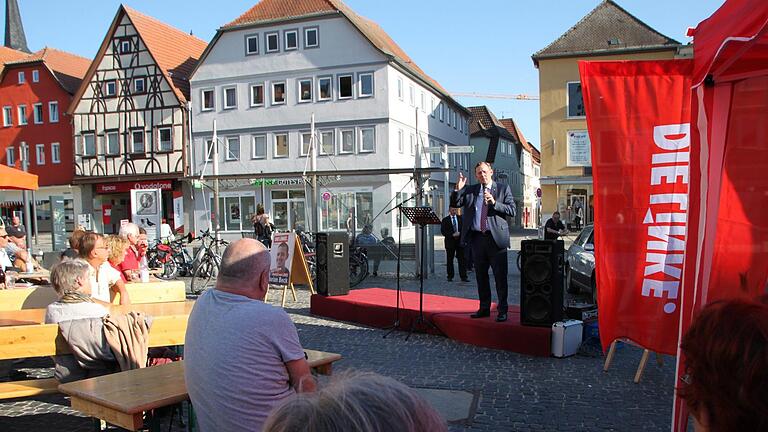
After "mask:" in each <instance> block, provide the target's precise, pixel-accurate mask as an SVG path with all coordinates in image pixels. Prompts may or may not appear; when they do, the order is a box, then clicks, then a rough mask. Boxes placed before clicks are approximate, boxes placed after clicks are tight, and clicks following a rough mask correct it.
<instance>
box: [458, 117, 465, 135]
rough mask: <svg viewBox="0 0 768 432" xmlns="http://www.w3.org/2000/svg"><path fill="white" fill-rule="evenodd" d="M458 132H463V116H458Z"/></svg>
mask: <svg viewBox="0 0 768 432" xmlns="http://www.w3.org/2000/svg"><path fill="white" fill-rule="evenodd" d="M459 132H461V133H464V118H462V117H459Z"/></svg>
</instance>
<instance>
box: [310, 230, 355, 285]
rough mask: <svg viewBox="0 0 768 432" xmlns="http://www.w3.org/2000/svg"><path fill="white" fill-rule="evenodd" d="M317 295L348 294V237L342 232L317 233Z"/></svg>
mask: <svg viewBox="0 0 768 432" xmlns="http://www.w3.org/2000/svg"><path fill="white" fill-rule="evenodd" d="M315 242H316V243H315V259H316V260H317V283H316V288H317V293H318V294H322V295H325V296H337V295H346V294H349V236H348V235H347V233H344V232H340V233H339V232H334V233H322V232H321V233H317V235H316V236H315Z"/></svg>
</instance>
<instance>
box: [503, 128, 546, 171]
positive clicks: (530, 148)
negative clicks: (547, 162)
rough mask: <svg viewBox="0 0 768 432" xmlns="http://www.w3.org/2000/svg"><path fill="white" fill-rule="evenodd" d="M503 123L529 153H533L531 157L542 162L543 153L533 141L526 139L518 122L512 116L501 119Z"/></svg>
mask: <svg viewBox="0 0 768 432" xmlns="http://www.w3.org/2000/svg"><path fill="white" fill-rule="evenodd" d="M499 121H500V122H501V124H502V125H504V127H505V128H506V129H507V130H508V131H509V133H511V134H512V135H514V136H515V137H516V138H517V139H518V141H520V144H521V145H522V146H523V148H524V149H525V150H526V151H528V153H530V154H531V158H532V159H533V160H534V161H535V162H538V163H541V153H539V151H538V150H537V149H536V147H534V146H532V145H531V143H529V142H528V140H526V139H525V136H523V132H522V131H521V130H520V128H519V127H517V123H515V121H514V120H512V119H511V118H503V119H501V120H499Z"/></svg>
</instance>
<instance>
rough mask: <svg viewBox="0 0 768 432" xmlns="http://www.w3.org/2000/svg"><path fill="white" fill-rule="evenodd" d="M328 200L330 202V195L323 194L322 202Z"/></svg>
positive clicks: (328, 193)
mask: <svg viewBox="0 0 768 432" xmlns="http://www.w3.org/2000/svg"><path fill="white" fill-rule="evenodd" d="M330 200H331V193H330V192H323V201H330Z"/></svg>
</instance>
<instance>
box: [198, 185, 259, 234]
mask: <svg viewBox="0 0 768 432" xmlns="http://www.w3.org/2000/svg"><path fill="white" fill-rule="evenodd" d="M222 195H223V196H219V208H220V209H221V214H222V216H221V219H220V221H221V224H220V226H221V229H222V231H229V232H238V231H251V230H253V225H252V224H251V222H250V219H249V218H248V215H251V214H253V213H255V212H256V197H255V196H254V193H253V192H252V191H251V192H240V193H232V192H229V193H223V194H222ZM208 202H209V204H208V205H209V206H210V207H209V208H213V207H214V206H215V204H214V201H213V197H211V198H210V200H209V201H208Z"/></svg>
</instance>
